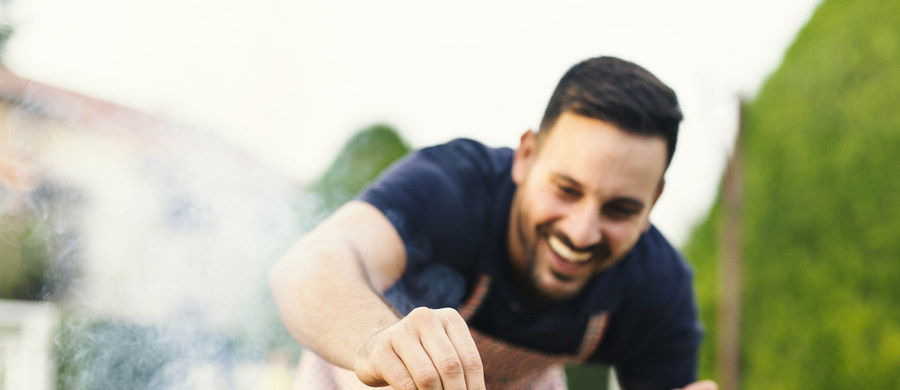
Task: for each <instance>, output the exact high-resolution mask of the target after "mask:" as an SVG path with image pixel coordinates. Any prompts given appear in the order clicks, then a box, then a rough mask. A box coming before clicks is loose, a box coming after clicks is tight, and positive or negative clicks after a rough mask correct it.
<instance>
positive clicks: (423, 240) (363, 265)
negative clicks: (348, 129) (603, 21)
mask: <svg viewBox="0 0 900 390" xmlns="http://www.w3.org/2000/svg"><path fill="white" fill-rule="evenodd" d="M681 118H682V116H681V112H680V109H679V107H678V102H677V99H676V96H675V93H674V92H672V90H671V89H669V88H668V87H667V86H665V85H664V84H663V83H661V82H660V81H659V80H658V79H657V78H656V77H654V76H653V75H652V74H650V73H649V72H647V71H646V70H644V69H643V68H641V67H639V66H637V65H635V64H633V63H630V62H627V61H623V60H620V59H616V58H611V57H600V58H593V59H589V60H586V61H584V62H581V63H579V64H577V65H575V66H574V67H573V68H572V69H570V70H569V71H568V72H567V73H566V74H565V75H564V76H563V78H562V80H561V81H560V83H559V85H558V86H557V89H556V90H555V92H554V94H553V96H552V97H551V99H550V103H549V104H548V107H547V110H546V112H545V114H544V118H543V120H542V122H541V127H540V129H539V131H538V132H537V133H535V132H532V131H527V132H525V134H523V135H522V137H521V140H520V145H519V147H518V148H517V149H516V150H511V149H507V148H490V147H487V146H485V145H482V144H480V143H478V142H476V141H472V140H455V141H452V142H449V143H447V144H444V145H439V146H434V147H429V148H425V149H422V150H419V151H417V152H414V153H412V154H411V155H409V156H407V157H406V158H405V159H404V160H402V161H401V162H399V163H398V164H395V165H394V166H393V167H392V168H391V169H389V170H388V172H386V173H385V174H383V175H382V177H381V178H379V180H378V181H377V182H375V183H374V184H373V185H372V186H370V187H369V188H368V189H366V190H365V191H364V192H363V193H362V194H361V195H360V196H359V197H358V199H357V200H355V201H353V202H350V203H348V204H347V205H345V206H343V207H342V208H341V209H339V210H338V211H337V212H336V213H335V214H334V215H332V216H331V217H329V218H328V219H327V220H325V221H324V222H323V223H322V224H321V225H319V226H318V227H316V228H315V229H314V230H313V231H311V232H310V233H309V234H307V235H306V236H304V237H303V238H301V239H300V240H299V241H298V242H297V243H296V244H295V245H294V246H293V247H292V249H291V250H290V251H289V252H288V253H287V254H286V255H285V256H284V257H283V258H282V259H281V260H280V261H279V262H278V263H277V264H276V266H275V267H274V268H273V269H272V273H271V285H272V290H273V293H274V295H275V298H276V301H277V303H278V306H279V309H280V311H281V314H282V318H283V320H284V322H285V325H286V326H287V328H288V329H289V330H290V331H291V333H292V334H293V335H294V337H295V338H296V339H297V340H298V341H299V342H300V343H301V344H302V345H303V346H305V347H306V350H305V351H304V356H303V358H302V360H301V364H300V368H299V370H298V375H297V380H296V387H297V388H304V389H320V388H321V389H325V388H333V389H352V388H365V386H391V387H393V388H397V389H485V388H488V389H564V388H565V378H564V375H563V370H562V367H563V366H564V365H566V364H606V365H612V366H614V367H615V369H616V372H617V374H618V377H619V379H620V382H621V383H622V386H623V387H624V388H625V389H672V388H680V387H683V386H688V387H687V388H691V389H715V387H716V386H715V384H714V383H712V382H709V381H704V382H698V383H692V382H694V380H695V375H696V373H695V371H696V366H697V353H698V346H699V343H700V338H701V332H700V326H699V324H698V321H697V310H696V305H695V302H694V294H693V289H692V286H691V271H690V269H689V268H688V266H687V265H686V264H685V263H684V261H683V260H682V258H681V256H680V255H679V254H678V253H677V252H676V251H675V250H674V249H673V248H672V246H671V245H670V244H669V243H668V242H667V241H666V239H665V238H664V237H663V236H662V235H661V234H660V233H659V232H658V231H657V230H656V229H655V228H654V227H653V226H652V225H651V224H650V221H649V215H650V211H651V209H652V208H653V206H654V204H655V203H656V200H657V199H658V198H659V196H660V194H661V193H662V190H663V187H664V183H665V181H664V178H663V175H664V173H665V171H666V168H667V167H668V165H669V162H670V161H671V159H672V155H673V153H674V151H675V144H676V141H677V135H678V125H679V123H680V121H681Z"/></svg>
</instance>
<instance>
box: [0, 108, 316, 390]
mask: <svg viewBox="0 0 900 390" xmlns="http://www.w3.org/2000/svg"><path fill="white" fill-rule="evenodd" d="M23 107H25V105H23ZM23 109H24V110H31V111H34V110H32V109H31V108H28V107H25V108H23ZM94 114H96V113H94ZM80 115H86V114H85V113H84V111H83V110H80V111H79V110H75V111H73V112H68V113H65V114H63V115H55V116H54V115H47V114H46V113H43V114H40V115H31V114H28V115H24V116H22V117H20V118H17V119H15V120H12V121H9V126H10V127H11V128H12V129H13V131H11V134H12V136H11V137H9V142H7V144H6V147H7V148H8V149H10V150H13V151H20V152H21V153H19V154H18V155H17V156H16V158H19V159H21V160H27V161H29V163H30V164H33V165H34V166H35V167H37V168H38V169H37V170H38V171H39V173H38V175H37V176H38V177H37V179H36V183H37V184H36V185H35V186H34V187H32V188H30V189H27V190H26V191H24V192H22V193H23V194H25V195H23V196H22V198H23V199H25V201H24V203H23V204H24V205H25V206H23V207H24V208H22V207H19V209H23V210H28V213H29V215H34V216H36V217H35V220H36V221H38V223H37V224H36V225H35V226H37V228H36V230H35V231H36V232H38V233H40V234H37V233H35V234H32V236H34V237H38V236H40V237H46V238H47V239H42V240H37V241H34V242H38V243H39V244H38V245H37V246H38V247H41V248H42V249H43V250H46V252H47V253H50V255H49V257H50V261H49V262H48V264H46V266H45V267H44V277H45V280H44V283H42V284H41V290H40V293H38V294H36V295H35V296H33V297H29V298H28V299H49V300H54V301H55V302H56V303H57V305H58V306H59V307H60V309H61V311H62V312H63V313H65V314H64V315H63V316H62V317H61V321H60V324H59V329H58V331H57V334H56V336H55V338H54V345H55V346H56V350H55V352H54V354H55V360H56V364H57V366H58V370H57V378H56V382H57V386H56V387H57V388H59V389H144V388H146V389H168V388H178V389H185V388H187V389H232V388H233V389H254V388H259V389H262V388H284V387H286V386H287V384H288V378H289V377H290V375H289V373H290V372H291V371H292V370H293V367H292V365H293V360H294V358H295V357H296V355H297V352H298V348H299V347H298V346H297V344H296V342H294V341H292V339H291V338H290V336H289V335H288V334H287V332H286V330H285V329H284V328H283V326H282V325H281V321H280V319H279V318H278V315H277V310H276V309H275V306H274V303H273V302H272V299H271V297H270V295H269V291H268V287H267V283H266V275H267V271H268V269H269V267H270V266H271V265H272V264H273V263H274V262H275V261H276V260H277V259H278V257H279V256H280V255H282V254H283V253H284V252H285V251H286V250H287V248H288V247H289V245H290V244H291V243H292V241H293V240H294V239H296V238H297V237H299V235H300V234H301V233H302V230H303V229H304V226H305V225H304V224H303V222H302V221H303V220H304V219H306V218H307V217H306V216H304V215H303V214H305V213H307V212H310V211H311V210H310V206H304V205H298V202H301V199H306V201H310V199H311V198H310V197H309V196H301V195H302V194H303V192H302V191H301V190H300V189H299V188H298V185H297V184H296V183H294V182H292V181H290V180H288V179H286V178H285V177H283V176H281V175H279V174H277V173H276V172H274V171H272V170H271V169H269V168H268V167H266V166H264V165H262V164H260V163H259V162H257V161H256V160H255V159H253V158H251V157H249V156H247V155H244V154H243V153H242V152H241V151H240V149H239V148H237V147H235V146H232V145H228V144H226V143H224V142H223V141H221V140H220V139H217V138H215V137H212V136H209V135H208V134H205V133H203V132H202V131H199V130H196V129H191V128H188V127H186V126H181V125H178V124H173V123H164V122H160V121H158V120H155V119H150V118H147V117H144V116H139V115H130V116H129V115H111V116H108V117H101V119H100V120H96V119H92V120H91V121H84V120H80V119H78V120H75V119H73V118H76V117H79V116H80ZM92 115H93V114H92ZM79 118H80V117H79ZM91 118H96V116H91ZM17 126H18V127H17ZM16 129H18V130H16ZM25 129H27V130H28V131H27V133H28V135H27V136H25V135H22V134H23V133H25V131H24V130H25ZM16 131H18V132H19V133H20V135H19V136H17V135H16V134H15V132H16ZM0 146H3V145H0ZM11 199H12V198H11V197H9V196H4V197H3V198H2V199H0V205H2V206H4V209H3V210H7V209H9V207H7V206H9V204H10V201H11ZM315 203H318V202H315ZM300 210H303V211H302V213H301V212H300ZM7 211H8V210H7ZM7 215H9V213H8V212H4V214H3V217H4V223H6V222H9V221H10V220H9V219H7V217H6V216H7Z"/></svg>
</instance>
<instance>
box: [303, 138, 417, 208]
mask: <svg viewBox="0 0 900 390" xmlns="http://www.w3.org/2000/svg"><path fill="white" fill-rule="evenodd" d="M408 152H409V146H407V145H406V143H405V142H404V141H403V140H402V139H401V138H400V136H399V135H397V132H396V131H395V130H394V129H393V128H391V127H390V126H387V125H383V124H378V125H373V126H371V127H368V128H366V129H363V130H360V131H359V132H357V133H356V134H355V135H354V136H353V137H352V138H351V139H350V140H349V141H347V143H346V144H345V145H344V148H343V149H342V150H341V152H340V154H338V157H337V158H336V159H335V160H334V162H332V163H331V166H330V167H329V168H328V169H327V170H326V171H325V173H324V174H322V176H321V177H320V178H319V179H317V180H316V181H315V182H314V183H313V184H312V185H311V186H310V188H309V191H310V193H311V194H312V196H313V199H314V201H315V204H316V207H315V214H316V215H318V216H324V215H328V214H331V213H332V212H333V211H334V210H335V209H337V208H338V207H339V206H340V205H342V204H344V203H346V202H347V201H349V200H351V199H353V197H355V196H356V195H357V194H358V193H359V192H360V191H362V189H363V188H365V186H366V185H367V184H369V183H370V182H372V181H373V180H375V178H376V177H377V176H378V174H379V173H381V171H382V170H384V169H385V168H386V167H387V166H389V165H390V164H391V163H393V162H394V161H396V160H397V159H399V158H400V157H402V156H404V155H405V154H406V153H408ZM315 219H316V221H315V222H318V219H320V217H319V218H315Z"/></svg>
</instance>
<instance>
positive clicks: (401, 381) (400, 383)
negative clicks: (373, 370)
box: [378, 351, 416, 389]
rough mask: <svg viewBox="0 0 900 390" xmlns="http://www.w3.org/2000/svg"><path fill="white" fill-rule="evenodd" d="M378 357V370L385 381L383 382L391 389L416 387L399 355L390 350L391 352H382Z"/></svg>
mask: <svg viewBox="0 0 900 390" xmlns="http://www.w3.org/2000/svg"><path fill="white" fill-rule="evenodd" d="M379 358H380V359H381V360H380V361H379V362H378V366H379V370H378V371H379V374H380V375H381V377H382V379H383V380H384V382H386V383H385V384H387V385H388V386H390V387H391V388H392V389H415V388H416V383H415V381H414V380H413V378H412V376H411V375H410V374H409V370H408V369H407V368H406V365H405V364H403V360H401V359H400V356H398V355H397V354H396V353H394V352H393V351H391V353H387V354H383V355H381V356H379Z"/></svg>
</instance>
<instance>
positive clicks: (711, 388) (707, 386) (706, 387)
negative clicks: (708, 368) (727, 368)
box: [681, 380, 719, 390]
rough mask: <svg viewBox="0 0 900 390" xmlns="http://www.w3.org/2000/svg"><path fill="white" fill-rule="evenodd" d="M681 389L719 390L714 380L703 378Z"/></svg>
mask: <svg viewBox="0 0 900 390" xmlns="http://www.w3.org/2000/svg"><path fill="white" fill-rule="evenodd" d="M681 390H719V386H718V385H716V382H713V381H711V380H705V381H700V382H694V383H691V384H689V385H687V386H685V387H684V388H682V389H681Z"/></svg>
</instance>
